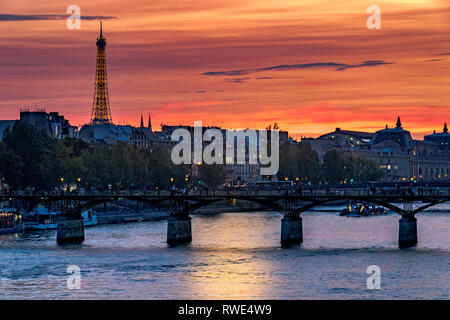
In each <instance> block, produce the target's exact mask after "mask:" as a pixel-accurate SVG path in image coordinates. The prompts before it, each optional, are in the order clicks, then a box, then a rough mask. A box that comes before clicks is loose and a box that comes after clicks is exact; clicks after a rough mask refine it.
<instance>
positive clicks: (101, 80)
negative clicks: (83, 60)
mask: <svg viewBox="0 0 450 320" xmlns="http://www.w3.org/2000/svg"><path fill="white" fill-rule="evenodd" d="M96 45H97V63H96V71H95V90H94V102H93V104H92V113H91V124H104V123H112V118H111V110H110V106H109V93H108V76H107V73H106V54H105V48H106V39H105V38H104V37H103V28H102V22H101V21H100V35H99V37H98V38H97V42H96Z"/></svg>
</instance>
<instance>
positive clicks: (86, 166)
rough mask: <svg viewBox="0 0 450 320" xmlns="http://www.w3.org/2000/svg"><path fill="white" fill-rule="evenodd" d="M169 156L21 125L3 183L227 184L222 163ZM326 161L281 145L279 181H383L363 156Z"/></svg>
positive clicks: (0, 174)
mask: <svg viewBox="0 0 450 320" xmlns="http://www.w3.org/2000/svg"><path fill="white" fill-rule="evenodd" d="M170 152H171V150H170V149H169V148H168V147H164V146H156V147H155V148H153V150H152V151H150V150H148V149H144V148H138V147H136V146H133V145H129V144H127V143H118V144H117V145H115V146H102V145H94V146H93V145H89V144H87V143H86V142H84V141H83V140H81V139H73V138H65V139H61V140H59V139H56V138H54V137H52V136H50V135H49V134H48V133H47V132H45V131H42V130H39V129H37V128H35V127H34V126H32V125H30V124H27V123H24V122H20V121H18V122H16V123H15V124H14V125H13V126H12V127H11V128H10V129H7V130H5V132H4V135H3V141H2V142H0V179H1V180H2V181H1V182H2V183H3V184H8V185H9V186H10V187H11V188H13V189H24V188H27V187H33V188H35V189H36V190H52V189H54V188H55V187H63V186H78V187H84V188H91V187H95V188H97V189H99V190H105V189H108V188H112V189H114V190H116V189H121V190H123V189H144V188H145V189H156V188H159V189H170V188H171V187H172V186H177V187H192V186H195V187H198V188H215V187H217V186H218V185H220V184H222V183H223V181H224V179H225V175H224V169H223V166H222V165H204V164H203V165H200V166H197V165H193V166H190V165H175V164H173V162H172V161H171V158H170ZM323 160H324V161H323V164H320V163H319V159H318V156H317V153H316V152H315V151H313V150H312V149H311V146H310V145H309V143H299V144H295V145H293V144H282V145H281V146H280V170H279V173H278V178H279V179H283V180H284V179H285V178H288V179H289V180H294V181H298V182H306V183H308V182H311V183H340V182H343V181H347V182H362V181H375V180H379V179H380V178H381V177H382V172H381V171H380V170H379V169H378V167H377V165H376V164H375V163H374V162H372V161H368V160H366V159H364V158H362V157H344V156H343V155H342V154H340V153H338V152H336V151H331V152H328V153H327V154H326V155H325V157H324V159H323ZM194 173H195V174H194ZM296 178H298V180H296Z"/></svg>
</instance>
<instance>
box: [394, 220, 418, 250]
mask: <svg viewBox="0 0 450 320" xmlns="http://www.w3.org/2000/svg"><path fill="white" fill-rule="evenodd" d="M416 244H417V219H416V218H415V217H414V216H407V215H405V216H402V218H401V219H400V221H399V232H398V245H399V246H400V248H408V247H412V246H415V245H416Z"/></svg>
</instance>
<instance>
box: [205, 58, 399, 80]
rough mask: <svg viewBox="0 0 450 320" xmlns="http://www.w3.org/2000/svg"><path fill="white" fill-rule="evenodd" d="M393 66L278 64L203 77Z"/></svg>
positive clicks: (372, 62)
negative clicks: (296, 70)
mask: <svg viewBox="0 0 450 320" xmlns="http://www.w3.org/2000/svg"><path fill="white" fill-rule="evenodd" d="M386 64H393V62H386V61H383V60H368V61H364V62H362V63H359V64H346V63H337V62H314V63H300V64H280V65H277V66H272V67H266V68H258V69H243V70H231V71H209V72H204V73H202V75H205V76H241V75H248V74H252V73H257V72H264V71H285V70H292V69H322V68H331V69H334V70H335V71H344V70H347V69H354V68H363V67H375V66H379V65H386Z"/></svg>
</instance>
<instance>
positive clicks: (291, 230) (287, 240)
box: [281, 215, 303, 247]
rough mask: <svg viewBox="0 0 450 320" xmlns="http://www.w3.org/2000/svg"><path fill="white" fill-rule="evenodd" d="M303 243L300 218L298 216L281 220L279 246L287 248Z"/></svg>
mask: <svg viewBox="0 0 450 320" xmlns="http://www.w3.org/2000/svg"><path fill="white" fill-rule="evenodd" d="M302 242H303V225H302V218H301V217H300V216H299V215H295V216H285V217H284V218H283V219H281V246H283V247H289V246H291V245H297V244H300V243H302Z"/></svg>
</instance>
